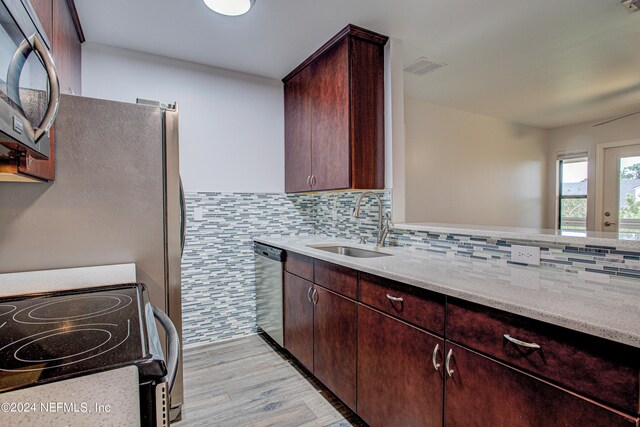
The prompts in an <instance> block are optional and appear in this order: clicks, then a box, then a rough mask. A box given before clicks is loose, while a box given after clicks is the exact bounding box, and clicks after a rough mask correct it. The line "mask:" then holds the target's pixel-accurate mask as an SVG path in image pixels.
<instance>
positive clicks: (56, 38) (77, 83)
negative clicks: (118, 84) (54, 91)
mask: <svg viewBox="0 0 640 427" xmlns="http://www.w3.org/2000/svg"><path fill="white" fill-rule="evenodd" d="M52 2H53V35H51V34H48V36H49V38H50V39H52V41H51V43H52V44H53V58H54V60H55V62H56V68H57V70H58V79H59V80H60V92H61V93H66V94H74V95H81V94H82V80H81V72H82V70H81V67H82V51H81V48H80V44H81V43H82V42H83V41H84V35H82V28H81V27H80V24H79V21H78V17H77V12H76V8H75V4H74V2H73V1H66V0H52Z"/></svg>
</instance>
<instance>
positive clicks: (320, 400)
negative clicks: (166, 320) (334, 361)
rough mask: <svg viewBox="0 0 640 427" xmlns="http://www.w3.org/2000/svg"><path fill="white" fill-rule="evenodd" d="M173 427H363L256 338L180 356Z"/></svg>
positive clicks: (286, 358) (277, 351)
mask: <svg viewBox="0 0 640 427" xmlns="http://www.w3.org/2000/svg"><path fill="white" fill-rule="evenodd" d="M184 388H185V396H184V406H183V408H182V420H181V421H179V422H176V423H172V426H175V427H191V426H233V427H242V426H256V427H257V426H278V427H280V426H282V427H286V426H332V427H333V426H364V424H363V423H362V421H360V420H359V418H357V416H355V415H354V414H353V412H351V411H350V410H349V409H348V408H346V407H345V406H344V405H343V404H342V403H341V402H340V401H339V400H337V399H336V398H335V396H333V395H332V394H331V393H330V392H329V391H328V390H327V389H326V388H325V387H324V386H323V385H322V384H320V383H319V382H318V381H317V380H316V379H314V378H313V377H311V376H310V375H309V374H308V373H307V372H306V371H305V370H304V369H302V368H300V367H299V366H297V364H296V362H294V361H293V360H292V359H291V358H290V356H289V355H287V354H285V353H284V352H283V351H281V350H280V349H279V348H277V347H275V346H274V345H272V344H271V343H270V342H269V341H267V340H265V339H263V338H262V337H261V336H259V335H254V336H250V337H244V338H240V339H236V340H230V341H225V342H221V343H214V344H211V345H206V346H201V347H195V348H190V349H187V350H185V352H184Z"/></svg>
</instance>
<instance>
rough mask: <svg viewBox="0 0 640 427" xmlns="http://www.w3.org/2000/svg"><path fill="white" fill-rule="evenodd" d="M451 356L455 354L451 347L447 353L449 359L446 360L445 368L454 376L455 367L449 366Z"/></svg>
mask: <svg viewBox="0 0 640 427" xmlns="http://www.w3.org/2000/svg"><path fill="white" fill-rule="evenodd" d="M451 356H453V349H452V348H450V349H449V353H447V359H446V360H445V361H444V368H445V369H446V370H447V374H448V375H449V377H451V378H453V369H451V368H450V367H449V366H450V364H451Z"/></svg>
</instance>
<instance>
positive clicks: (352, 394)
mask: <svg viewBox="0 0 640 427" xmlns="http://www.w3.org/2000/svg"><path fill="white" fill-rule="evenodd" d="M315 290H316V293H315V296H314V297H315V301H316V303H315V313H314V328H313V330H314V333H313V335H314V336H313V349H314V361H313V368H314V375H315V376H316V378H318V379H319V380H320V381H322V383H323V384H324V385H326V386H327V387H328V388H329V390H331V391H332V392H333V393H334V394H335V395H336V396H338V398H339V399H340V400H342V401H343V402H344V403H345V404H346V405H347V406H348V407H350V408H351V409H353V410H354V411H355V409H356V331H357V304H356V303H355V302H354V301H351V300H349V299H347V298H344V297H342V296H340V295H338V294H335V293H333V292H331V291H329V290H326V289H324V288H322V287H321V286H317V285H316V287H315Z"/></svg>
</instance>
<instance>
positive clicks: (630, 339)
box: [253, 236, 640, 348]
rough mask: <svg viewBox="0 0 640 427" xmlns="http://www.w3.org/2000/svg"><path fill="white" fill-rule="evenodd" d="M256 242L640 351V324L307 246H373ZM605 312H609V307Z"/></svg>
mask: <svg viewBox="0 0 640 427" xmlns="http://www.w3.org/2000/svg"><path fill="white" fill-rule="evenodd" d="M253 240H254V241H255V242H259V243H264V244H267V245H271V246H274V247H278V248H280V249H284V250H289V251H291V252H296V253H299V254H302V255H306V256H309V257H312V258H316V259H319V260H322V261H327V262H331V263H334V264H338V265H342V266H344V267H348V268H352V269H354V270H358V271H361V272H364V273H370V274H373V275H376V276H380V277H383V278H386V279H390V280H395V281H398V282H401V283H405V284H408V285H411V286H415V287H418V288H421V289H426V290H429V291H433V292H437V293H441V294H444V295H447V296H450V297H454V298H459V299H462V300H465V301H469V302H473V303H477V304H481V305H485V306H488V307H491V308H495V309H498V310H504V311H506V312H509V313H512V314H516V315H520V316H524V317H528V318H531V319H534V320H539V321H542V322H547V323H550V324H553V325H556V326H561V327H565V328H567V329H571V330H575V331H578V332H583V333H586V334H589V335H594V336H597V337H600V338H604V339H607V340H611V341H615V342H618V343H622V344H626V345H629V346H632V347H636V348H640V323H636V325H638V326H637V327H636V328H635V329H634V327H633V325H626V326H625V327H620V325H613V324H611V322H607V319H606V318H601V319H600V321H598V320H596V319H594V318H591V319H587V318H584V317H580V316H577V315H573V316H568V315H567V313H563V312H561V310H560V309H559V308H557V307H552V308H551V309H549V308H547V309H543V308H540V307H534V306H531V305H525V304H524V303H519V302H517V301H514V300H513V299H514V298H513V297H512V298H511V299H509V298H506V297H502V298H501V297H497V296H495V295H483V294H481V293H479V292H474V291H469V290H465V289H460V288H457V287H455V286H450V285H446V284H443V283H438V280H437V278H436V279H433V278H428V277H420V278H418V277H415V276H412V275H411V274H410V273H407V272H406V271H405V272H403V271H398V269H388V270H387V269H383V268H380V266H378V265H376V261H375V260H380V259H381V258H350V257H346V256H343V255H337V254H333V253H330V252H326V251H322V250H319V249H315V248H311V247H309V246H307V245H314V244H323V245H324V244H329V243H335V244H345V245H349V246H354V247H362V248H363V249H373V247H372V246H371V245H368V246H361V245H357V244H355V243H354V242H353V241H350V240H346V239H336V238H332V237H321V236H301V237H296V236H255V237H253ZM382 251H383V252H389V253H391V252H394V255H395V256H398V255H402V254H403V253H404V254H405V255H406V256H407V257H411V258H414V259H415V258H416V257H417V258H424V259H425V260H428V259H429V258H432V257H434V256H433V255H431V254H428V253H422V252H420V253H418V251H415V250H412V249H407V248H399V247H387V248H384V249H382ZM384 258H391V257H384ZM372 260H373V261H372ZM456 262H465V259H464V258H461V259H457V258H456ZM469 262H471V261H469ZM484 262H486V261H484ZM495 268H504V269H505V270H506V271H509V270H512V269H518V268H521V269H522V268H526V267H512V266H497V267H495ZM469 279H470V280H476V281H477V280H478V279H477V278H474V277H472V276H470V277H469ZM639 286H640V284H639ZM511 291H512V290H511ZM517 291H522V293H523V296H522V297H521V299H526V298H527V295H524V293H525V292H526V290H520V289H516V292H517ZM579 300H583V301H584V300H585V299H584V298H581V299H580V298H579ZM580 302H581V301H578V302H577V303H578V304H579V303H580ZM604 309H606V307H605V308H604ZM630 315H631V316H633V315H634V314H633V313H631V314H630ZM585 317H586V316H585ZM637 321H638V322H640V317H639V318H638V319H637Z"/></svg>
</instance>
